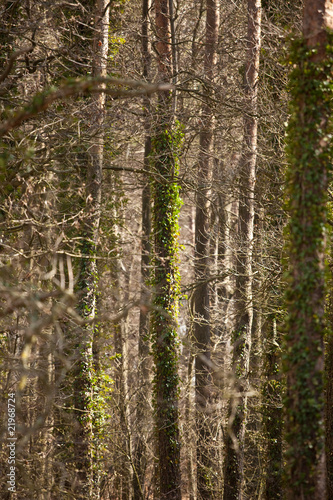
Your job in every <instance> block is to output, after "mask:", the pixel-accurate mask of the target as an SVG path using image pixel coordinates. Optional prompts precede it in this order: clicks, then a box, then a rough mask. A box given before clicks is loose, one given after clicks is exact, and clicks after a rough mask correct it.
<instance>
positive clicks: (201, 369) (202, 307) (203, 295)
mask: <svg viewBox="0 0 333 500" xmlns="http://www.w3.org/2000/svg"><path fill="white" fill-rule="evenodd" d="M206 9H207V10H206V40H205V43H206V46H205V62H204V71H205V76H206V79H207V86H206V89H207V90H206V99H205V101H204V103H203V106H202V111H201V123H202V128H201V131H200V150H199V161H198V185H197V191H196V214H195V264H194V266H195V269H194V272H195V280H196V290H195V293H194V296H193V313H194V317H195V323H194V337H195V349H196V356H195V380H196V424H197V432H198V442H197V489H198V495H199V498H202V499H206V498H211V495H212V487H213V486H212V460H211V459H210V458H209V455H210V451H209V450H210V445H209V435H210V424H209V422H208V421H207V418H208V413H207V405H208V403H209V393H210V387H209V386H210V384H211V380H210V375H209V371H210V370H209V361H210V297H209V295H210V290H209V267H210V263H211V259H210V255H209V252H210V245H209V243H210V227H209V226H210V200H211V183H212V173H213V144H214V141H213V138H214V126H215V119H214V110H213V108H212V105H211V102H210V100H209V98H210V97H211V89H210V88H209V86H210V84H211V83H213V80H214V76H215V75H214V73H215V66H216V58H217V41H218V28H219V3H218V2H217V1H215V0H207V1H206Z"/></svg>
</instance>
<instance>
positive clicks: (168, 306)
mask: <svg viewBox="0 0 333 500" xmlns="http://www.w3.org/2000/svg"><path fill="white" fill-rule="evenodd" d="M182 140H183V132H182V128H181V126H180V125H179V124H177V125H176V126H175V127H174V128H173V129H172V130H171V128H168V127H165V128H163V129H162V130H160V131H159V133H158V134H157V135H156V136H155V137H153V139H152V163H153V166H154V171H153V175H152V178H151V185H152V197H153V203H154V205H153V210H152V227H153V237H154V243H155V245H154V247H155V254H154V260H153V263H154V276H153V278H152V284H153V286H154V288H155V296H154V311H153V314H152V347H153V353H154V359H155V379H154V396H155V404H156V407H157V414H158V428H161V426H162V427H163V428H164V429H165V431H164V433H165V436H166V439H167V446H168V447H169V451H170V462H172V463H173V465H175V466H176V465H177V462H178V460H179V455H178V452H179V437H178V436H179V430H178V424H177V420H178V409H177V399H178V392H179V389H178V384H179V378H178V339H177V330H176V320H177V314H178V300H179V296H180V289H179V287H180V276H179V270H178V235H179V225H178V215H179V210H180V207H181V199H180V196H179V191H180V188H179V185H178V168H179V163H178V162H179V160H178V155H179V149H180V145H181V143H182Z"/></svg>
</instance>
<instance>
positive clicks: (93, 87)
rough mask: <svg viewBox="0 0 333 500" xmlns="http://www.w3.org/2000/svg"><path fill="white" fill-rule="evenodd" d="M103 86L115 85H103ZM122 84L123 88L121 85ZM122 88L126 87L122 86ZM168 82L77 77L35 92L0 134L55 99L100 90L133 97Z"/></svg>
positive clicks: (162, 88)
mask: <svg viewBox="0 0 333 500" xmlns="http://www.w3.org/2000/svg"><path fill="white" fill-rule="evenodd" d="M106 85H113V86H117V87H118V88H107V87H105V86H106ZM122 87H123V88H122ZM124 87H129V88H130V90H129V89H126V88H124ZM173 88H174V86H173V85H171V84H166V83H156V84H153V83H146V82H142V81H136V80H129V79H126V78H113V77H96V78H85V79H77V80H68V81H67V82H66V83H65V84H63V85H62V86H61V87H59V88H58V89H56V88H54V87H50V88H49V89H47V90H45V91H44V92H41V93H38V94H36V95H35V96H34V97H33V99H32V100H31V101H30V103H29V104H27V106H25V107H24V108H22V109H21V110H20V111H17V112H16V113H15V114H14V115H13V116H12V117H11V118H9V119H8V120H6V121H5V122H2V123H1V124H0V137H2V136H3V135H5V134H6V133H7V132H9V131H10V130H13V129H14V128H16V127H19V126H20V125H21V124H22V123H23V122H25V121H26V120H29V119H30V118H33V117H34V116H36V115H37V114H39V113H41V112H42V111H45V110H47V109H48V107H49V106H50V105H51V104H52V103H53V102H54V101H56V100H58V99H68V98H69V97H73V96H77V95H78V94H96V93H101V92H104V93H106V94H108V95H111V96H113V97H137V96H141V95H150V94H153V93H154V92H160V91H165V90H172V89H173Z"/></svg>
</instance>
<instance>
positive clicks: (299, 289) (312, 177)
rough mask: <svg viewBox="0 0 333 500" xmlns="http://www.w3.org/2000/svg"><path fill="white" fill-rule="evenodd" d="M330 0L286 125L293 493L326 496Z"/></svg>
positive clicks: (289, 492)
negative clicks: (325, 404) (326, 223)
mask: <svg viewBox="0 0 333 500" xmlns="http://www.w3.org/2000/svg"><path fill="white" fill-rule="evenodd" d="M329 4H330V2H327V1H325V0H316V1H306V2H305V5H304V14H303V37H302V38H299V39H297V40H295V41H294V42H293V44H292V48H291V53H290V61H289V62H290V65H292V67H293V68H294V69H293V71H292V72H291V74H290V83H289V88H290V94H291V103H290V112H291V117H290V120H289V124H288V128H287V156H288V163H289V167H288V172H287V196H288V201H287V210H288V213H289V215H290V222H289V225H288V232H287V252H288V257H289V269H288V288H287V293H286V303H287V308H288V322H287V334H286V336H285V347H284V370H285V372H286V376H287V392H286V397H285V408H286V423H285V430H286V441H287V449H286V455H285V459H286V476H287V481H286V498H288V499H292V498H304V499H306V498H308V499H310V498H311V499H319V498H321V499H322V498H325V477H324V476H325V466H324V449H323V445H324V429H323V422H324V394H323V391H324V387H323V368H324V352H323V347H324V346H323V339H324V330H325V324H324V302H325V288H324V278H325V277H324V267H325V266H324V260H325V254H324V252H325V236H324V225H325V219H326V199H327V185H328V172H329V169H330V165H331V162H332V146H331V143H332V141H331V131H332V125H331V120H330V116H331V114H332V90H333V82H332V64H333V52H332V48H331V47H332V42H333V38H332V34H331V33H330V32H328V31H327V27H330V28H332V26H333V24H332V22H333V20H332V17H330V10H329V9H328V7H329Z"/></svg>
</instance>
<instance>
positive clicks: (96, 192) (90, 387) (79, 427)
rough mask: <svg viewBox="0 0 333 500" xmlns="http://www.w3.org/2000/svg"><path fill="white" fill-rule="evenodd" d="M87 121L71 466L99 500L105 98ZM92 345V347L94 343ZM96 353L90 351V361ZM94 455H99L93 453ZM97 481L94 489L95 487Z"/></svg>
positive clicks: (101, 25) (97, 45) (104, 21)
mask: <svg viewBox="0 0 333 500" xmlns="http://www.w3.org/2000/svg"><path fill="white" fill-rule="evenodd" d="M96 10H97V12H96V18H95V36H94V47H93V49H94V60H93V73H94V75H95V76H105V75H106V63H107V53H108V28H109V3H108V2H107V0H98V2H97V7H96ZM89 112H90V116H89V121H90V123H91V127H92V130H93V133H92V144H91V145H90V147H89V150H88V163H87V179H86V219H85V222H84V235H83V245H82V254H83V256H84V257H83V259H82V263H81V270H80V277H79V288H80V290H82V295H81V301H80V304H79V308H80V312H81V315H82V316H83V317H85V318H87V319H88V320H89V325H86V326H85V327H83V328H81V329H80V331H79V332H77V334H78V337H79V343H78V345H77V362H76V366H75V370H74V405H75V413H76V420H77V423H76V427H75V430H74V432H75V435H74V439H75V447H74V452H75V463H76V468H77V471H78V483H77V485H76V487H75V492H76V498H87V497H88V498H98V497H99V480H100V478H99V477H98V476H99V474H97V476H96V473H95V477H94V472H93V461H94V458H93V457H94V456H95V457H96V451H97V450H95V449H94V444H93V424H94V415H93V410H92V401H93V394H94V389H95V388H94V384H93V382H92V376H93V369H94V366H93V343H94V337H95V336H96V334H97V332H98V329H96V326H95V319H96V301H97V293H98V270H97V262H96V257H95V255H96V247H97V245H98V230H99V222H100V214H101V198H102V167H103V147H104V130H103V124H104V114H105V94H103V93H100V94H97V95H96V96H95V97H93V101H92V103H91V106H90V111H89ZM95 345H97V343H96V342H95ZM96 355H97V353H96V352H95V356H96ZM97 455H98V453H97ZM94 479H96V484H94Z"/></svg>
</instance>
